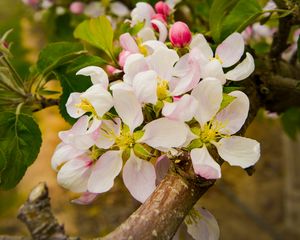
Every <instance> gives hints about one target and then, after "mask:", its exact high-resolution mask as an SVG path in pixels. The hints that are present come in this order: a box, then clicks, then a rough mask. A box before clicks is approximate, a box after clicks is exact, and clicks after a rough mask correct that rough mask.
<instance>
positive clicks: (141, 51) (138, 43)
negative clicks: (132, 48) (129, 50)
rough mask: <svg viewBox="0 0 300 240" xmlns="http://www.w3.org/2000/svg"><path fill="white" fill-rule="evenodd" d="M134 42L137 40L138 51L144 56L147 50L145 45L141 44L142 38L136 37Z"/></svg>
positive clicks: (146, 54)
mask: <svg viewBox="0 0 300 240" xmlns="http://www.w3.org/2000/svg"><path fill="white" fill-rule="evenodd" d="M136 42H137V45H138V48H139V51H140V53H141V54H143V55H144V56H145V57H146V56H148V50H147V48H146V47H145V46H143V45H142V43H143V42H142V40H141V39H140V38H137V40H136Z"/></svg>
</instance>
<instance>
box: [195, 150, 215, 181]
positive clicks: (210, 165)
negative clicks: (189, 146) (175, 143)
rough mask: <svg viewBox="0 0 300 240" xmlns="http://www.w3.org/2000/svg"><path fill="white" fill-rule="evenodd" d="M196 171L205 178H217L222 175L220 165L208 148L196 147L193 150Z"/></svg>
mask: <svg viewBox="0 0 300 240" xmlns="http://www.w3.org/2000/svg"><path fill="white" fill-rule="evenodd" d="M191 158H192V164H193V168H194V171H195V173H196V174H197V175H200V176H201V177H203V178H205V179H217V178H220V177H221V167H220V165H219V164H218V163H217V162H216V161H215V160H214V159H213V158H212V157H211V156H210V154H209V152H208V150H207V148H206V146H205V145H203V147H202V148H194V149H193V150H192V151H191Z"/></svg>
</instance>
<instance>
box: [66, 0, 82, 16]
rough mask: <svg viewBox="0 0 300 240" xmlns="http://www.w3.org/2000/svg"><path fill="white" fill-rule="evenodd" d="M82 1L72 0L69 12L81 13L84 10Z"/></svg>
mask: <svg viewBox="0 0 300 240" xmlns="http://www.w3.org/2000/svg"><path fill="white" fill-rule="evenodd" d="M84 7H85V6H84V3H83V2H79V1H77V2H73V3H72V4H71V5H70V12H71V13H74V14H81V13H83V11H84Z"/></svg>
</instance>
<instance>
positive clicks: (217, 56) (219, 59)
mask: <svg viewBox="0 0 300 240" xmlns="http://www.w3.org/2000/svg"><path fill="white" fill-rule="evenodd" d="M213 59H215V60H218V61H219V62H220V63H221V64H223V61H222V59H221V58H220V57H219V55H218V54H216V56H215V57H214V58H212V59H211V60H213Z"/></svg>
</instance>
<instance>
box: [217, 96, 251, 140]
mask: <svg viewBox="0 0 300 240" xmlns="http://www.w3.org/2000/svg"><path fill="white" fill-rule="evenodd" d="M229 95H230V96H234V97H236V99H234V100H233V101H232V102H231V103H230V104H229V105H228V106H227V107H225V108H224V109H223V110H221V111H220V112H218V113H217V115H216V119H215V120H216V124H219V123H222V124H223V125H224V126H223V128H221V129H220V130H219V132H220V133H223V134H230V135H232V134H234V133H236V132H237V131H238V130H240V129H241V127H242V126H243V124H244V123H245V121H246V119H247V116H248V112H249V106H250V104H249V99H248V97H247V95H246V94H245V93H243V92H241V91H233V92H231V93H229Z"/></svg>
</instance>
